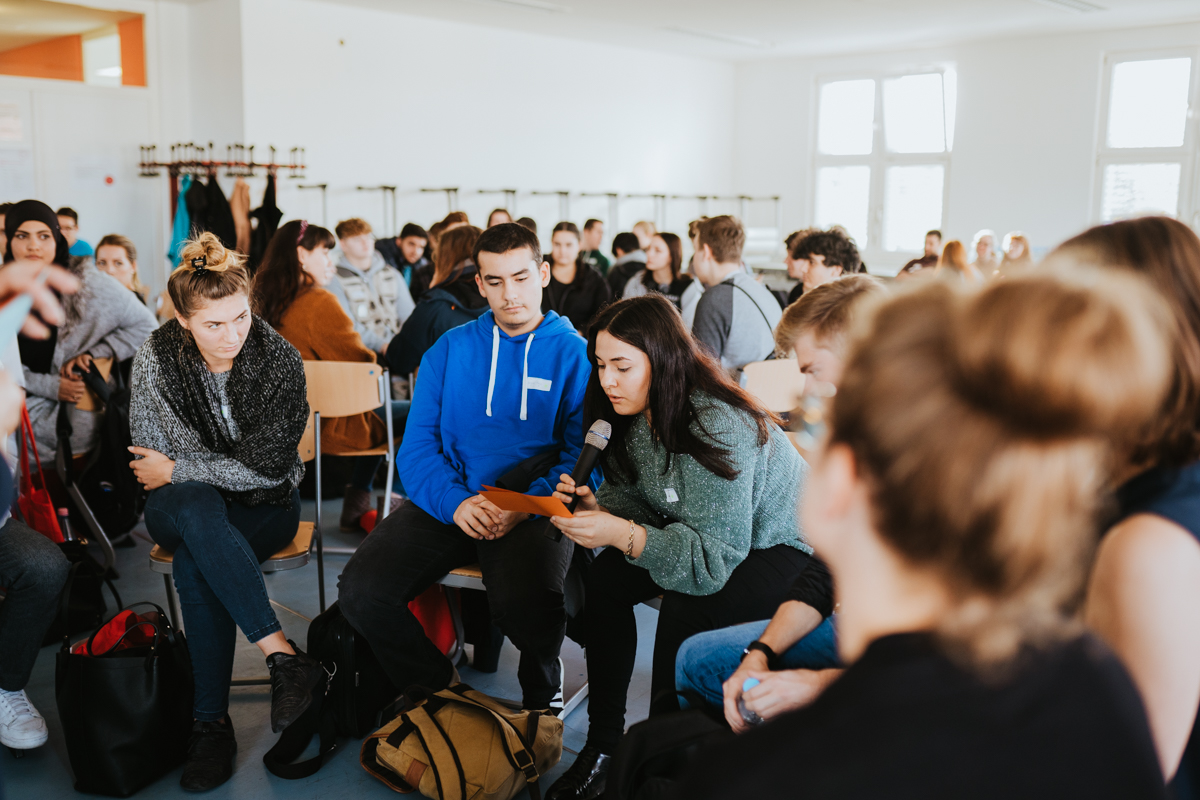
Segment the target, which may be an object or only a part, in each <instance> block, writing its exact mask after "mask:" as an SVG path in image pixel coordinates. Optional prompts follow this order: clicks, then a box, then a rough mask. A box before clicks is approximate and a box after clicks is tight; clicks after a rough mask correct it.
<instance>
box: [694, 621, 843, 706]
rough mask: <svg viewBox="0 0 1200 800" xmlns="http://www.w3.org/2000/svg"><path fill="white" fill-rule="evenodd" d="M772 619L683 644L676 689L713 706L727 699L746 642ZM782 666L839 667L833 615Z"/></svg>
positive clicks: (794, 648)
mask: <svg viewBox="0 0 1200 800" xmlns="http://www.w3.org/2000/svg"><path fill="white" fill-rule="evenodd" d="M769 622H770V620H762V621H761V622H747V623H745V624H744V625H733V626H732V627H729V628H720V629H719V630H715V631H707V632H705V633H698V634H696V635H695V636H693V637H692V638H690V639H688V640H687V641H686V642H684V643H683V646H682V647H680V648H679V655H677V656H676V657H675V689H676V691H680V692H683V691H691V692H695V693H697V694H699V695H700V696H701V697H703V698H704V699H705V700H706V701H707V702H708V703H709V704H710V705H712V706H715V707H717V708H720V707H721V706H722V705H723V704H724V702H725V691H724V689H723V688H722V686H723V684H724V683H725V681H727V680H729V676H730V675H732V674H733V673H735V672H737V668H738V667H739V666H740V665H741V663H742V653H743V651H744V650H745V649H746V645H748V644H750V643H751V642H753V641H755V640H756V639H758V637H760V636H762V634H763V631H765V630H766V629H767V624H768V623H769ZM779 662H780V667H781V668H782V669H830V668H833V667H840V666H841V665H842V662H841V660H840V659H839V658H838V651H837V632H836V631H835V629H834V617H830V618H829V619H827V620H825V621H824V622H822V623H821V624H820V625H818V626H817V627H816V628H814V629H813V631H812V632H811V633H809V634H808V635H807V636H805V637H804V638H803V639H801V640H800V641H798V642H796V643H795V644H794V645H792V646H791V647H790V648H788V650H787V652H785V653H784V654H783V655H782V656H780V659H779Z"/></svg>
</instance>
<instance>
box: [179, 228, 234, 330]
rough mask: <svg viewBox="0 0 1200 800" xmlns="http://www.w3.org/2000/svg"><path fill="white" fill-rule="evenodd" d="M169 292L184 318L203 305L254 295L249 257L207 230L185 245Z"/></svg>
mask: <svg viewBox="0 0 1200 800" xmlns="http://www.w3.org/2000/svg"><path fill="white" fill-rule="evenodd" d="M167 292H168V293H170V295H171V302H172V303H174V304H175V311H176V313H178V314H180V315H181V316H183V317H184V318H188V317H191V316H192V314H194V313H196V311H197V310H198V309H199V308H200V307H201V306H203V305H207V304H208V303H210V302H214V301H216V300H222V299H224V298H226V297H229V296H231V295H234V294H244V295H246V296H247V298H249V295H250V274H249V272H247V270H246V258H245V256H243V255H242V254H241V253H238V252H237V251H235V250H230V249H228V248H226V247H225V245H223V244H222V243H221V240H220V239H219V238H217V236H216V234H213V233H210V232H208V231H205V232H204V233H201V234H199V235H198V236H196V237H195V238H194V239H189V240H188V241H186V242H184V245H183V250H182V251H181V252H180V254H179V267H178V268H177V269H176V270H175V271H174V272H172V273H171V277H170V279H169V280H168V281H167Z"/></svg>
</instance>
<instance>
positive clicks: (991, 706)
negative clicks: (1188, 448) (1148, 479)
mask: <svg viewBox="0 0 1200 800" xmlns="http://www.w3.org/2000/svg"><path fill="white" fill-rule="evenodd" d="M1160 303H1161V301H1159V300H1158V298H1156V297H1155V296H1154V294H1153V292H1151V291H1150V290H1149V289H1147V288H1146V287H1145V286H1144V285H1143V284H1140V283H1138V282H1136V281H1134V280H1131V279H1129V278H1126V277H1123V276H1106V277H1104V278H1102V279H1097V278H1096V276H1089V280H1088V281H1087V282H1085V281H1083V280H1080V281H1076V282H1074V283H1069V282H1067V281H1060V280H1056V279H1054V278H1053V277H1049V276H1029V277H1023V278H1016V279H1012V280H1009V281H1003V282H999V283H994V284H992V285H991V286H989V287H988V288H986V289H984V290H982V291H980V292H977V293H975V294H970V293H965V292H961V291H956V290H955V288H954V287H952V286H948V285H946V284H944V283H942V282H940V281H939V282H934V283H931V284H929V285H927V286H925V287H923V288H921V289H920V290H918V291H915V292H908V293H904V294H902V295H900V296H899V297H897V298H894V299H893V300H891V301H889V302H887V303H885V304H884V305H882V306H880V307H879V308H878V309H877V311H876V312H875V313H874V315H873V316H872V317H871V318H870V319H869V320H867V321H866V322H867V325H866V326H865V328H864V329H863V331H862V334H863V335H862V337H861V338H858V339H857V340H856V342H855V344H854V345H853V346H852V348H851V350H850V353H849V356H848V359H847V363H846V369H845V372H844V374H843V375H842V379H841V383H840V384H839V387H838V393H837V395H836V396H835V397H834V399H833V407H832V409H831V412H832V413H831V414H830V417H829V434H828V438H827V440H826V442H827V443H826V445H825V447H824V448H823V450H822V452H820V453H819V454H818V455H817V456H816V458H815V460H814V464H813V473H812V477H811V479H810V483H809V486H808V490H807V491H806V493H805V497H804V501H803V503H802V504H801V513H802V524H803V529H804V531H805V533H806V535H807V536H809V537H810V540H811V542H812V544H813V546H814V548H815V550H816V552H817V553H818V554H819V555H820V556H821V557H822V558H823V559H824V560H825V562H826V563H827V564H828V565H829V568H830V570H831V572H832V574H833V577H834V579H835V582H836V585H837V591H838V599H839V601H840V610H839V614H838V650H839V652H840V654H841V656H842V659H843V661H845V662H846V663H847V664H849V667H848V669H847V670H846V672H845V673H844V674H843V675H842V676H841V677H840V678H839V679H838V680H837V681H836V682H834V683H833V684H832V685H831V686H830V687H829V688H827V689H826V690H825V691H824V692H823V693H822V694H821V695H820V696H819V697H818V698H817V699H816V700H814V701H813V703H812V704H811V705H809V706H808V707H806V708H802V709H800V710H798V711H793V712H791V713H789V714H785V715H783V716H781V717H779V718H777V719H775V720H772V721H769V722H767V723H766V724H765V725H763V726H762V727H759V728H755V729H753V730H751V731H750V732H748V733H745V734H742V735H741V736H737V737H735V738H733V739H732V740H724V741H722V742H721V743H719V744H718V745H715V746H712V747H710V748H708V749H706V750H704V751H702V752H701V753H699V754H698V755H697V757H696V758H695V759H694V761H693V763H692V764H691V767H690V769H689V770H688V776H687V779H686V781H685V783H684V785H683V787H682V789H681V791H680V792H679V794H678V796H679V797H686V798H688V800H705V799H706V798H717V797H731V796H736V797H804V798H806V800H807V799H808V798H834V797H837V798H864V800H865V798H880V797H889V798H890V797H905V798H908V797H911V798H933V797H937V798H941V797H964V798H966V797H969V798H997V799H999V798H1005V799H1006V800H1007V798H1017V797H1020V798H1046V799H1047V800H1049V798H1054V799H1055V800H1060V799H1061V798H1089V800H1095V799H1096V798H1100V799H1101V800H1108V799H1109V798H1111V800H1118V798H1120V800H1140V799H1141V798H1161V797H1163V796H1164V786H1163V780H1162V773H1161V770H1160V769H1159V766H1158V760H1157V757H1156V754H1155V751H1154V745H1153V741H1152V740H1151V738H1150V731H1149V726H1148V724H1147V721H1146V717H1145V713H1144V711H1143V709H1142V706H1141V702H1140V698H1139V695H1138V693H1137V690H1136V689H1135V688H1134V686H1133V683H1132V681H1130V679H1129V677H1128V675H1127V674H1126V673H1125V672H1124V671H1123V669H1122V668H1121V666H1120V664H1119V662H1118V661H1117V660H1116V658H1115V657H1114V656H1113V655H1112V654H1111V653H1110V652H1109V651H1108V650H1107V649H1106V648H1105V647H1104V646H1103V645H1102V644H1101V643H1100V642H1099V641H1098V640H1096V639H1094V638H1091V637H1090V636H1086V635H1080V633H1079V630H1078V627H1077V623H1075V621H1074V620H1073V618H1072V617H1071V616H1069V614H1068V611H1067V610H1066V608H1067V607H1068V606H1069V604H1070V603H1071V601H1072V600H1074V599H1075V598H1077V597H1078V596H1079V593H1080V591H1081V590H1082V588H1083V580H1084V577H1085V573H1086V563H1087V556H1088V553H1089V552H1090V546H1091V544H1092V541H1093V540H1094V530H1095V528H1094V525H1095V519H1096V513H1097V512H1098V511H1099V509H1100V508H1101V506H1102V500H1101V490H1102V488H1103V486H1104V485H1105V483H1106V481H1107V480H1108V477H1109V476H1108V474H1107V473H1108V467H1109V466H1110V464H1111V458H1112V455H1113V453H1114V451H1118V450H1119V449H1120V448H1122V447H1123V446H1125V445H1127V444H1129V443H1130V442H1132V441H1133V440H1134V438H1135V437H1136V436H1138V435H1140V434H1141V432H1142V431H1143V430H1144V426H1145V425H1146V424H1147V422H1149V421H1150V420H1151V419H1153V418H1154V417H1155V415H1156V414H1157V412H1158V411H1159V409H1160V408H1161V403H1162V400H1163V397H1164V395H1165V393H1166V389H1167V387H1168V385H1169V380H1170V376H1171V370H1170V367H1171V365H1170V361H1169V358H1168V356H1167V352H1168V341H1167V338H1166V335H1165V331H1164V329H1163V327H1162V326H1160V325H1158V324H1157V323H1156V322H1155V320H1156V319H1160V318H1161V314H1162V313H1163V309H1162V308H1161V304H1160ZM1097 330H1102V331H1103V332H1104V335H1103V336H1097V335H1095V331H1097ZM751 676H752V677H756V676H755V675H754V673H752V674H751ZM760 688H762V687H755V688H752V689H750V690H748V691H747V692H746V693H745V695H744V700H745V703H746V705H747V706H748V707H749V706H751V704H752V703H756V704H757V707H758V708H766V709H767V710H769V708H770V699H771V698H770V697H762V696H759V689H760Z"/></svg>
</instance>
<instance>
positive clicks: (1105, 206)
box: [1100, 164, 1182, 222]
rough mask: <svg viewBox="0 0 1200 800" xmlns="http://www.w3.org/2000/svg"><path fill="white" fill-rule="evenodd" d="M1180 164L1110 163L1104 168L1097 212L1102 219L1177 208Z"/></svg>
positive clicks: (1163, 211)
mask: <svg viewBox="0 0 1200 800" xmlns="http://www.w3.org/2000/svg"><path fill="white" fill-rule="evenodd" d="M1181 170H1182V165H1180V164H1110V165H1108V166H1107V167H1105V168H1104V196H1103V198H1102V199H1101V204H1100V206H1101V208H1100V215H1101V217H1102V218H1103V220H1104V221H1105V222H1110V221H1111V220H1114V219H1122V218H1125V217H1132V216H1135V215H1137V214H1147V213H1154V214H1168V215H1171V216H1174V215H1175V214H1176V213H1178V211H1179V175H1180V172H1181Z"/></svg>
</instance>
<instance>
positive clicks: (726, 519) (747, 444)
mask: <svg viewBox="0 0 1200 800" xmlns="http://www.w3.org/2000/svg"><path fill="white" fill-rule="evenodd" d="M693 398H694V402H695V403H696V406H697V410H698V413H699V415H700V419H701V420H702V421H703V423H704V426H705V427H706V428H707V429H708V431H709V432H710V433H711V434H712V438H711V439H710V440H715V442H716V443H717V444H718V446H720V447H722V448H724V449H727V450H730V451H732V459H733V463H734V465H735V468H736V469H737V470H738V473H739V474H738V476H737V477H736V478H734V479H733V480H731V481H728V480H725V479H724V478H720V477H717V476H716V475H714V474H713V473H711V472H709V471H708V470H707V469H705V468H704V467H703V466H701V465H700V463H699V462H698V461H696V460H695V459H694V458H692V457H691V456H686V455H683V456H681V455H676V456H675V457H674V458H672V459H671V468H670V469H669V470H667V471H666V473H665V474H664V473H663V466H664V465H665V464H666V460H667V452H666V449H665V448H663V446H662V444H660V443H659V442H657V441H655V440H654V437H653V436H652V435H651V433H650V426H649V424H648V423H647V422H646V419H645V417H642V416H639V417H638V418H637V420H636V421H635V422H634V423H633V425H632V426H631V427H630V429H629V432H628V434H626V435H627V436H628V445H629V454H630V456H631V457H632V458H633V460H634V463H636V464H637V470H638V481H637V483H636V484H632V485H625V484H616V483H613V482H611V481H605V483H604V484H603V485H601V487H600V489H599V491H598V492H597V494H596V499H597V500H598V501H599V503H600V505H601V506H602V507H604V508H605V509H606V510H607V511H608V512H609V513H610V514H615V515H616V516H618V517H623V518H625V519H632V520H633V521H634V522H636V523H637V524H639V525H642V526H643V527H645V528H646V547H645V549H644V550H642V554H641V556H639V557H638V558H636V559H631V560H630V563H633V564H637V565H638V566H639V567H644V568H645V569H647V570H649V572H650V576H651V577H652V578H653V579H654V582H655V583H657V584H658V585H659V586H661V587H662V588H664V589H668V590H671V591H675V592H682V593H683V594H691V595H707V594H713V593H715V592H718V591H720V589H721V587H723V586H724V585H725V582H726V581H727V580H729V576H730V574H732V572H733V570H734V568H735V567H737V565H738V564H741V563H742V561H743V560H745V558H746V556H747V555H749V553H750V551H751V550H765V549H767V548H769V547H774V546H775V545H778V544H786V545H790V546H792V547H795V548H797V549H799V550H803V551H804V552H806V553H811V552H812V548H811V547H810V546H809V545H808V542H807V541H805V538H804V532H803V531H801V530H800V527H799V521H798V519H797V514H796V506H797V503H798V501H799V499H800V497H801V496H802V495H803V492H804V486H805V483H806V482H807V480H808V465H807V464H806V463H804V460H803V459H801V458H800V455H799V454H798V453H797V452H796V448H794V447H793V446H792V444H791V442H789V441H788V438H787V436H786V435H785V434H784V432H783V431H781V430H780V429H779V428H777V427H774V426H772V431H771V436H770V438H769V439H768V440H767V443H766V445H763V446H760V445H759V444H758V429H757V427H756V426H755V424H754V421H753V419H752V418H751V417H750V415H749V414H747V413H745V412H744V411H740V410H738V409H735V408H733V407H732V406H730V405H728V404H726V403H723V402H721V401H719V400H717V399H715V398H713V397H710V396H709V395H706V394H701V393H696V394H695V395H693ZM692 430H693V431H694V432H695V433H697V434H698V435H703V434H701V433H700V429H699V426H698V425H695V424H694V425H693V428H692Z"/></svg>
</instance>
